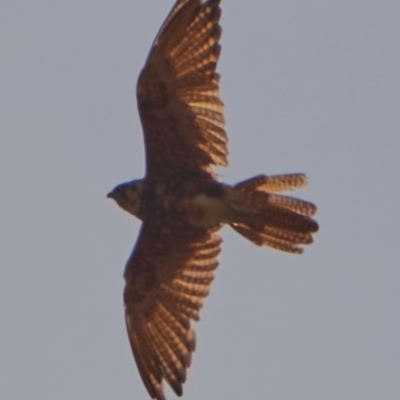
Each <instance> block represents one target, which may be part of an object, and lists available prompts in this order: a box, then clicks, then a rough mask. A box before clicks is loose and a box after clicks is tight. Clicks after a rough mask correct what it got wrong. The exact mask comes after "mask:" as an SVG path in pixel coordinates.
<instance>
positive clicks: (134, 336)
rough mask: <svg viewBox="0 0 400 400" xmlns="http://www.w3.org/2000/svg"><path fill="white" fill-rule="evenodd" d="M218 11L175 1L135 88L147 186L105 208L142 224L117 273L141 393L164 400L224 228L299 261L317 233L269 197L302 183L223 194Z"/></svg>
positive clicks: (180, 374) (283, 199)
mask: <svg viewBox="0 0 400 400" xmlns="http://www.w3.org/2000/svg"><path fill="white" fill-rule="evenodd" d="M219 3H220V0H207V1H205V2H202V0H177V1H176V3H175V5H174V7H173V8H172V11H171V12H170V14H169V15H168V17H167V19H166V20H165V22H164V24H163V25H162V27H161V29H160V31H159V33H158V35H157V37H156V39H155V41H154V43H153V45H152V48H151V50H150V53H149V56H148V58H147V60H146V64H145V66H144V68H143V70H142V72H141V74H140V77H139V81H138V85H137V100H138V108H139V114H140V118H141V122H142V126H143V132H144V140H145V148H146V176H145V177H144V179H140V180H134V181H132V182H127V183H123V184H121V185H119V186H117V187H116V188H115V189H114V190H113V191H112V192H111V193H109V194H108V197H110V198H112V199H114V200H115V201H116V202H117V203H118V205H119V206H121V207H122V208H123V209H124V210H126V211H128V212H129V213H130V214H132V215H134V216H136V217H138V218H139V219H140V220H142V221H143V224H142V227H141V230H140V234H139V238H138V240H137V243H136V246H135V248H134V250H133V252H132V254H131V256H130V257H129V260H128V261H127V264H126V269H125V274H124V277H125V280H126V287H125V291H124V304H125V317H126V325H127V330H128V336H129V340H130V343H131V346H132V351H133V354H134V357H135V360H136V363H137V366H138V369H139V372H140V375H141V378H142V380H143V383H144V385H145V386H146V389H147V390H148V392H149V394H150V396H151V397H152V398H153V399H157V400H165V396H164V393H163V386H162V381H163V380H166V381H167V382H168V383H169V385H170V386H171V387H172V389H173V390H174V391H175V393H176V394H177V395H181V394H182V384H183V383H184V382H185V380H186V370H187V368H188V367H189V366H190V362H191V354H192V352H193V351H194V349H195V334H194V331H193V330H192V328H191V325H190V321H191V320H195V321H197V320H198V319H199V311H200V309H201V307H202V305H203V300H204V298H205V297H206V296H207V295H208V293H209V291H210V285H211V282H212V280H213V278H214V270H215V269H216V268H217V266H218V261H217V256H218V254H219V252H220V245H221V241H222V240H221V239H220V238H219V237H218V236H217V235H216V234H215V232H216V231H217V230H219V229H220V228H221V227H222V226H223V225H224V224H229V225H230V226H231V227H232V228H233V229H234V230H236V231H237V232H239V233H240V234H241V235H243V236H244V237H245V238H247V239H249V240H250V241H252V242H253V243H255V244H257V245H259V246H263V245H264V246H270V247H273V248H275V249H279V250H283V251H286V252H290V253H301V252H302V248H301V245H304V244H310V243H312V241H313V239H312V234H313V233H314V232H316V231H317V230H318V225H317V223H316V222H315V221H314V220H313V219H312V218H311V217H312V215H313V214H314V213H315V212H316V207H315V206H314V205H313V204H311V203H309V202H306V201H303V200H299V199H296V198H293V197H288V196H285V195H282V194H278V193H279V192H282V191H288V190H293V189H298V188H301V187H303V186H305V185H306V177H305V175H303V174H289V175H274V176H265V175H259V176H256V177H254V178H251V179H248V180H246V181H244V182H240V183H238V184H236V185H234V186H231V185H227V184H224V183H220V182H219V181H218V180H217V179H216V176H215V174H214V173H213V172H212V170H211V166H212V165H216V166H226V165H227V164H228V162H227V155H228V151H227V136H226V133H225V123H224V116H223V103H222V102H221V100H220V96H219V75H218V74H217V73H216V66H217V61H218V57H219V54H220V49H221V47H220V45H219V39H220V36H221V27H220V25H219V20H220V16H221V9H220V7H219Z"/></svg>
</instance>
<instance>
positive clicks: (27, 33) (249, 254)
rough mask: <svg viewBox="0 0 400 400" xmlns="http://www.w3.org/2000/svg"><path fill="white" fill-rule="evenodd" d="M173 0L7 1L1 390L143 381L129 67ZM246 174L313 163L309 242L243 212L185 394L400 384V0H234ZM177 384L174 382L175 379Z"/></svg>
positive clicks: (46, 396)
mask: <svg viewBox="0 0 400 400" xmlns="http://www.w3.org/2000/svg"><path fill="white" fill-rule="evenodd" d="M172 4H173V0H157V1H156V0H152V1H142V2H139V1H137V0H123V1H118V0H116V1H105V0H96V1H95V0H79V1H77V0H70V1H59V0H51V1H50V0H40V1H27V0H2V4H1V12H0V48H1V56H0V57H1V62H0V132H1V133H0V171H1V172H0V182H1V188H2V190H1V193H2V194H1V204H2V207H1V209H0V227H1V228H0V242H1V252H0V321H1V334H0V398H1V399H6V400H25V399H26V400H54V399H57V400H67V399H68V400H69V399H96V400H103V399H104V400H106V399H107V400H109V399H135V400H141V399H143V400H145V399H147V398H148V395H147V393H146V392H145V389H144V387H143V385H142V383H141V381H140V378H139V376H138V373H137V370H136V366H135V364H134V361H133V357H132V355H131V351H130V348H129V344H128V340H127V337H126V333H125V326H124V321H123V308H122V289H123V280H122V273H123V267H124V263H125V261H126V259H127V257H128V255H129V253H130V251H131V248H132V246H133V244H134V242H135V240H136V235H137V231H138V228H139V222H138V221H136V220H134V219H133V218H131V217H130V216H128V214H125V213H123V212H122V211H121V210H119V209H118V208H117V207H116V205H115V204H113V203H112V202H110V201H107V199H106V197H105V195H106V193H107V192H108V191H109V190H110V189H111V188H112V187H114V186H115V185H116V184H117V183H120V182H122V181H124V180H129V179H133V178H135V177H141V176H142V175H143V172H144V153H143V140H142V133H141V127H140V122H139V118H138V115H137V111H136V99H135V85H136V79H137V76H138V73H139V71H140V69H141V67H142V66H143V63H144V60H145V57H146V56H147V52H148V50H149V47H150V45H151V42H152V40H153V38H154V36H155V34H156V32H157V30H158V28H159V27H160V25H161V22H162V21H163V19H164V18H165V16H166V14H167V12H168V11H169V9H170V8H171V7H172ZM222 9H223V19H222V24H223V38H222V46H223V52H222V58H221V63H220V68H219V72H220V73H221V75H222V98H223V100H224V102H225V104H226V120H227V125H228V134H229V139H230V148H229V149H230V167H229V168H228V169H226V170H222V169H221V170H218V172H219V173H220V174H221V175H222V179H223V180H224V181H227V182H229V183H234V182H236V181H239V180H241V179H244V178H247V177H249V176H252V175H256V174H259V173H267V174H277V173H286V172H305V173H306V174H307V175H308V176H309V178H310V185H309V187H308V188H307V189H306V190H303V191H301V192H299V193H298V196H300V197H302V198H305V199H307V200H311V201H313V202H315V203H316V204H317V205H318V207H319V213H318V215H317V219H318V221H319V223H320V225H321V232H320V233H319V234H318V235H317V236H316V243H315V245H313V246H312V247H310V248H307V249H306V253H305V255H303V256H301V257H296V256H291V255H287V254H284V253H280V252H277V251H273V250H269V249H266V248H263V249H259V248H256V247H255V246H253V245H252V244H251V243H250V242H247V241H245V240H243V238H241V237H239V235H237V234H236V233H235V232H232V231H230V230H229V229H224V230H223V231H222V233H221V234H222V236H223V238H224V241H225V244H224V246H223V252H222V254H221V257H220V261H221V266H220V268H219V269H218V271H217V279H216V281H215V283H214V285H213V288H212V293H211V295H210V297H209V298H208V299H207V301H206V304H205V307H204V310H203V312H202V314H201V317H202V320H201V322H200V323H199V324H195V329H196V332H197V343H198V347H197V348H198V351H197V352H196V354H195V357H194V361H193V367H192V368H191V369H190V372H189V377H188V383H187V384H186V385H185V397H184V398H186V399H191V400H201V399H210V400H211V399H216V400H221V399H231V400H236V399H238V400H239V399H240V400H242V399H271V400H292V399H293V400H314V399H315V400H337V399H341V400H347V399H349V400H358V399H362V400H376V399H383V400H397V399H398V398H400V380H399V371H400V315H399V305H400V298H399V297H400V295H399V293H400V268H399V264H400V263H399V247H400V234H399V226H400V212H399V203H400V188H399V182H400V178H399V174H400V158H399V152H400V73H399V71H400V51H399V49H400V24H399V19H400V2H399V1H398V0H393V1H389V0H382V1H379V2H378V1H370V0H363V1H361V0H358V1H356V0H346V1H344V0H336V1H324V0H319V1H312V0H304V1H294V0H287V1H275V0H273V1H266V0H247V1H244V0H242V1H239V0H223V1H222ZM167 394H168V395H169V398H170V399H173V398H175V397H174V396H173V395H172V393H171V392H170V391H169V390H168V391H167Z"/></svg>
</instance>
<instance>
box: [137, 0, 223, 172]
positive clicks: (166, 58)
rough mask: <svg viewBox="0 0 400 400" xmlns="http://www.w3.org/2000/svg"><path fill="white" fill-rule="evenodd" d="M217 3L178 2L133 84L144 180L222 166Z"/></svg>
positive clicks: (219, 13) (210, 1) (221, 105)
mask: <svg viewBox="0 0 400 400" xmlns="http://www.w3.org/2000/svg"><path fill="white" fill-rule="evenodd" d="M219 3H220V1H219V0H209V1H206V2H204V3H202V2H201V1H200V0H188V1H177V2H176V4H175V7H174V8H173V9H172V11H171V13H170V14H169V16H168V17H167V19H166V21H165V23H164V24H163V26H162V29H161V30H160V32H159V34H158V35H157V37H156V39H155V41H154V43H153V46H152V48H151V50H150V53H149V56H148V59H147V61H146V64H145V67H144V68H143V70H142V72H141V74H140V76H139V81H138V85H137V98H138V108H139V114H140V117H141V121H142V126H143V131H144V138H145V147H146V162H147V173H148V175H151V174H153V173H154V174H157V175H165V174H168V173H174V172H175V171H176V170H182V169H184V170H185V171H187V172H189V173H190V172H208V173H211V169H210V165H218V166H226V165H227V164H228V162H227V156H228V151H227V135H226V132H225V120H224V116H223V111H224V106H223V103H222V101H221V99H220V93H219V75H218V74H217V72H216V66H217V62H218V58H219V55H220V49H221V48H220V45H219V39H220V36H221V27H220V25H219V20H220V16H221V9H220V7H219Z"/></svg>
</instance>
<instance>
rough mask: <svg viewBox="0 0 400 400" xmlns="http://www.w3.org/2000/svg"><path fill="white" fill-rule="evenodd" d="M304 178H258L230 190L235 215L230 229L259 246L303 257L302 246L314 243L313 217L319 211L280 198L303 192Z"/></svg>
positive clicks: (315, 230)
mask: <svg viewBox="0 0 400 400" xmlns="http://www.w3.org/2000/svg"><path fill="white" fill-rule="evenodd" d="M306 184H307V178H306V176H305V175H303V174H290V175H275V176H265V175H259V176H256V177H254V178H250V179H248V180H246V181H243V182H239V183H238V184H237V185H235V186H233V187H232V188H231V191H230V194H229V201H230V205H231V207H232V208H233V210H234V213H235V216H236V218H235V222H233V223H231V224H230V225H231V227H232V228H233V229H234V230H235V231H237V232H239V233H240V234H241V235H242V236H244V237H245V238H247V239H249V240H250V241H252V242H253V243H255V244H256V245H258V246H270V247H273V248H275V249H278V250H282V251H287V252H289V253H297V254H301V253H302V252H303V249H302V247H301V245H304V244H311V243H312V242H313V237H312V234H313V233H315V232H317V231H318V224H317V222H316V221H315V220H313V219H312V218H311V217H312V216H313V215H314V214H315V213H316V211H317V207H316V206H315V205H314V204H312V203H309V202H307V201H304V200H299V199H296V198H294V197H289V196H284V195H281V194H277V192H282V191H287V190H293V189H297V188H302V187H304V186H305V185H306Z"/></svg>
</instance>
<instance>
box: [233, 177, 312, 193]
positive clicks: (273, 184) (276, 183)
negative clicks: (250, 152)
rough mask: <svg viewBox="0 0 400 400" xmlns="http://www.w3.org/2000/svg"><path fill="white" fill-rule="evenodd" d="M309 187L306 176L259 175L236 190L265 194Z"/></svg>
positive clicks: (240, 183) (244, 182)
mask: <svg viewBox="0 0 400 400" xmlns="http://www.w3.org/2000/svg"><path fill="white" fill-rule="evenodd" d="M305 186H307V177H306V176H305V175H304V174H284V175H271V176H267V175H257V176H254V177H253V178H250V179H246V180H245V181H242V182H239V183H237V184H236V185H235V189H237V190H243V191H251V190H260V191H263V192H270V193H279V192H285V191H288V190H295V189H301V188H303V187H305Z"/></svg>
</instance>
